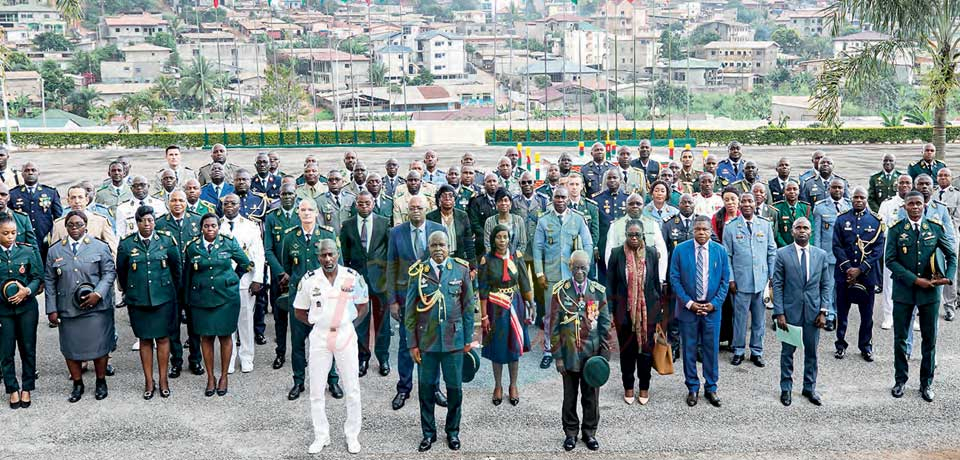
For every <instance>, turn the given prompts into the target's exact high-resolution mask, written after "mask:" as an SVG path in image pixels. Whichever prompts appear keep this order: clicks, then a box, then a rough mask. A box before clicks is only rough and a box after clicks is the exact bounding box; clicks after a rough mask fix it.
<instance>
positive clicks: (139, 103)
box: [114, 91, 164, 133]
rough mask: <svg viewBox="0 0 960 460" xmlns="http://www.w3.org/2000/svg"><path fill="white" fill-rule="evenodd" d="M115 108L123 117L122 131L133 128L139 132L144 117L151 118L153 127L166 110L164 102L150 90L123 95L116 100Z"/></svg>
mask: <svg viewBox="0 0 960 460" xmlns="http://www.w3.org/2000/svg"><path fill="white" fill-rule="evenodd" d="M114 109H115V110H116V111H117V112H118V113H119V114H120V116H122V117H123V125H121V127H120V129H121V131H129V130H130V129H131V128H133V129H134V130H136V131H137V132H138V133H139V132H140V123H142V122H143V120H144V119H149V120H150V126H151V128H153V127H154V126H155V122H156V120H157V117H158V115H159V114H161V113H163V111H164V108H163V102H162V101H160V99H159V98H157V97H156V95H154V94H152V93H151V92H149V91H141V92H139V93H136V94H128V95H126V96H123V97H121V98H120V99H119V100H117V101H116V102H114Z"/></svg>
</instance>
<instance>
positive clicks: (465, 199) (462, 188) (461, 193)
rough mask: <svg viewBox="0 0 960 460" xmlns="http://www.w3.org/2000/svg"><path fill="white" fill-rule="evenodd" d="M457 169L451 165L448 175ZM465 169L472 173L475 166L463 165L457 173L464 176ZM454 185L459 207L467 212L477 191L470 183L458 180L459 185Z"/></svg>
mask: <svg viewBox="0 0 960 460" xmlns="http://www.w3.org/2000/svg"><path fill="white" fill-rule="evenodd" d="M455 169H456V167H453V166H451V167H450V171H449V172H448V173H447V175H448V176H449V174H450V172H453V171H454V170H455ZM464 171H470V172H469V174H471V175H472V174H473V166H461V167H460V169H459V170H457V174H458V175H459V177H463V174H464ZM447 182H450V181H449V179H448V180H447ZM471 184H472V183H471ZM521 185H522V184H521ZM454 187H456V188H457V189H456V198H457V205H456V206H457V209H459V210H461V211H464V212H466V211H467V207H468V206H470V200H471V199H472V198H473V197H475V196H477V191H476V190H475V189H474V188H473V187H472V186H470V185H463V183H462V182H457V185H454ZM522 189H523V187H521V190H522Z"/></svg>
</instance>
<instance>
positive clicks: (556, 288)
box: [550, 281, 567, 294]
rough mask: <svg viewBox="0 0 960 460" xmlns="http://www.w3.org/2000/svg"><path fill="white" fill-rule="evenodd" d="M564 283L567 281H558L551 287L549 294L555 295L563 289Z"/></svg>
mask: <svg viewBox="0 0 960 460" xmlns="http://www.w3.org/2000/svg"><path fill="white" fill-rule="evenodd" d="M566 282H567V281H558V282H557V283H556V284H554V285H553V288H552V289H550V292H551V293H552V294H556V293H558V292H560V290H561V289H563V285H564V283H566Z"/></svg>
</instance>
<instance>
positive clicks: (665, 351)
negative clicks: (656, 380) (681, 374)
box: [653, 323, 673, 375]
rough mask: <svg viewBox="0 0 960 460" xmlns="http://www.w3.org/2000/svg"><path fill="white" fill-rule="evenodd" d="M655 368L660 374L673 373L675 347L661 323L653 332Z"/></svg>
mask: <svg viewBox="0 0 960 460" xmlns="http://www.w3.org/2000/svg"><path fill="white" fill-rule="evenodd" d="M653 368H654V370H656V371H657V373H658V374H660V375H671V374H673V349H672V348H670V342H668V341H667V334H665V333H664V332H663V328H662V327H660V324H659V323H657V330H656V332H654V334H653Z"/></svg>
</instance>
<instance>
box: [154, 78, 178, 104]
mask: <svg viewBox="0 0 960 460" xmlns="http://www.w3.org/2000/svg"><path fill="white" fill-rule="evenodd" d="M151 91H153V93H154V94H155V95H156V96H157V97H158V98H160V100H161V101H166V102H167V104H169V105H170V107H173V108H178V106H177V103H178V101H179V100H180V88H179V87H177V80H176V79H175V78H174V77H172V76H170V75H160V76H159V77H157V79H156V80H154V82H153V88H151Z"/></svg>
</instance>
